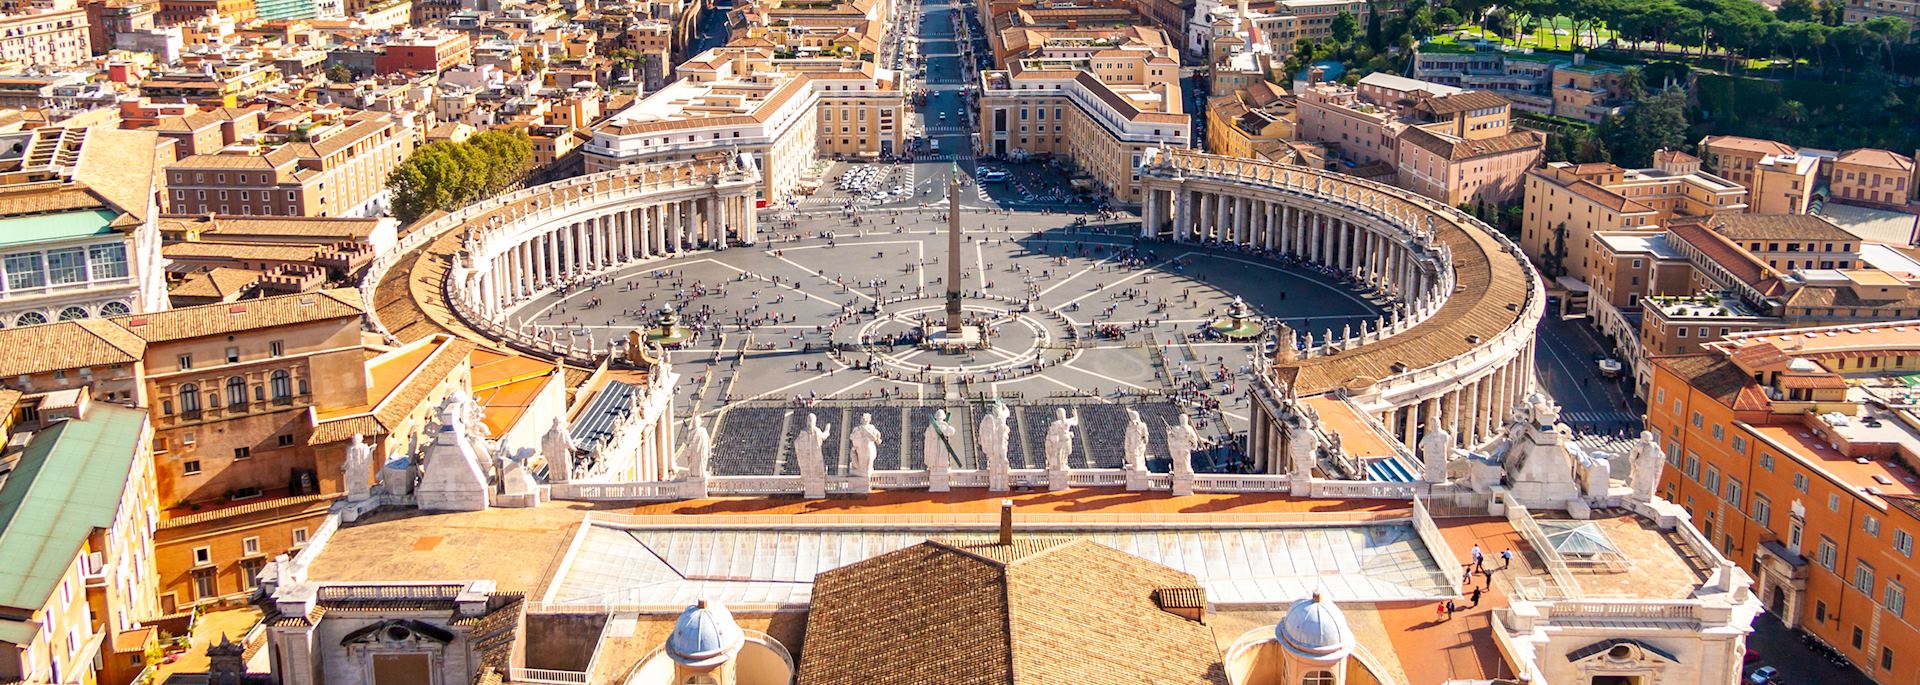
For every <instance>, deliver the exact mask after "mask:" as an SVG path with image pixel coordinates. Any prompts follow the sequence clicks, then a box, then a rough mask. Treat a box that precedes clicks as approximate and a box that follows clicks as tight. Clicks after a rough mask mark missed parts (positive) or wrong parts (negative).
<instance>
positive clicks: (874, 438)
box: [847, 414, 883, 489]
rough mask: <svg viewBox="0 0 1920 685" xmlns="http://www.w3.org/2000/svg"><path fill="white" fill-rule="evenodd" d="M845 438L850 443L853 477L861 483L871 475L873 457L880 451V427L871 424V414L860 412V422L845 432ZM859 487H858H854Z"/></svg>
mask: <svg viewBox="0 0 1920 685" xmlns="http://www.w3.org/2000/svg"><path fill="white" fill-rule="evenodd" d="M847 440H848V441H849V442H851V443H852V446H853V454H852V455H851V456H852V457H853V459H852V460H851V464H850V465H851V466H852V468H853V477H854V478H855V479H856V480H859V481H861V482H862V483H864V482H866V480H867V479H868V478H870V477H872V475H873V459H874V457H875V456H877V455H878V454H879V452H880V443H881V441H882V440H883V438H881V437H880V428H879V427H878V426H875V425H873V415H872V414H861V415H860V424H859V425H856V426H854V427H853V430H851V431H848V432H847ZM856 489H859V488H856Z"/></svg>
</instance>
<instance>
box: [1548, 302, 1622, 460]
mask: <svg viewBox="0 0 1920 685" xmlns="http://www.w3.org/2000/svg"><path fill="white" fill-rule="evenodd" d="M1548 310H1549V311H1548V313H1547V316H1546V318H1544V319H1542V320H1541V321H1540V327H1539V329H1538V333H1537V337H1536V338H1535V340H1536V341H1537V342H1538V345H1536V347H1535V353H1534V364H1535V367H1536V368H1537V370H1538V373H1539V377H1540V385H1541V387H1543V388H1545V389H1546V391H1547V394H1548V395H1551V396H1552V397H1553V399H1554V401H1556V402H1559V403H1560V407H1561V412H1562V413H1561V417H1562V418H1563V419H1564V420H1565V421H1566V422H1567V425H1568V426H1569V427H1571V428H1573V430H1574V432H1576V433H1581V434H1601V435H1619V436H1622V437H1631V436H1634V435H1638V434H1639V433H1640V426H1641V421H1640V420H1641V417H1642V416H1643V415H1645V413H1646V405H1645V403H1643V402H1642V401H1640V400H1639V399H1638V398H1634V397H1632V396H1631V393H1630V392H1629V386H1628V384H1629V383H1631V382H1632V380H1631V379H1630V378H1628V377H1627V376H1626V375H1624V374H1623V375H1621V376H1620V377H1619V378H1606V377H1603V376H1601V375H1600V370H1599V368H1598V367H1597V366H1595V365H1594V362H1595V361H1596V360H1597V359H1598V358H1599V357H1600V356H1603V355H1604V352H1603V351H1604V350H1605V349H1606V348H1605V347H1603V346H1602V345H1601V342H1600V339H1599V337H1598V335H1597V334H1595V333H1594V332H1593V329H1592V328H1591V327H1590V326H1588V325H1587V323H1586V322H1585V321H1584V320H1580V319H1570V320H1563V319H1561V318H1560V317H1559V316H1557V315H1555V314H1553V313H1552V311H1551V310H1552V307H1549V308H1548Z"/></svg>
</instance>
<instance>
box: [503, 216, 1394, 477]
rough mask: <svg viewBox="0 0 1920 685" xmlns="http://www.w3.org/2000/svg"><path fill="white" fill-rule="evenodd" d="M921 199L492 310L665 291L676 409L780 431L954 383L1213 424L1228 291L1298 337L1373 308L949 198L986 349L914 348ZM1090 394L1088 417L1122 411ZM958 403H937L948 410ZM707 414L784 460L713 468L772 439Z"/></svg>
mask: <svg viewBox="0 0 1920 685" xmlns="http://www.w3.org/2000/svg"><path fill="white" fill-rule="evenodd" d="M939 211H940V210H937V209H927V210H918V211H906V210H895V211H885V210H879V211H872V212H867V213H860V214H844V213H840V214H834V215H831V216H824V217H821V216H816V217H805V218H799V219H797V220H795V221H794V222H792V223H790V224H789V223H786V222H777V221H776V222H769V224H768V225H766V227H767V228H768V229H770V230H769V231H768V232H767V235H768V237H767V238H766V239H765V240H764V241H763V242H762V244H759V245H755V246H736V247H732V248H728V249H724V250H718V251H710V252H696V253H690V254H688V255H686V256H682V257H675V258H669V259H662V260H653V261H649V262H645V263H641V264H636V265H632V266H629V267H626V268H624V269H621V270H617V271H612V272H608V273H605V274H601V275H599V276H597V277H595V278H593V279H591V280H590V281H589V282H588V283H586V284H581V285H578V286H576V287H573V288H570V289H568V290H567V291H566V292H562V293H552V294H549V295H547V296H545V297H542V298H539V299H537V300H535V301H533V302H530V303H527V304H526V305H525V306H523V307H521V308H520V309H519V310H517V311H516V312H514V313H513V314H511V315H510V318H511V320H512V321H514V322H516V323H521V322H530V323H535V324H538V325H542V326H550V327H553V328H554V330H555V331H556V333H557V334H558V335H560V336H562V337H563V338H564V337H566V336H572V337H573V338H574V339H575V340H576V341H577V342H579V343H581V344H585V343H586V342H587V340H588V339H589V338H591V339H592V340H593V341H594V343H595V344H596V345H598V346H602V347H604V346H606V345H607V344H608V343H609V342H610V341H614V340H621V339H624V337H625V336H626V334H627V333H628V332H629V331H631V330H633V329H635V328H641V327H650V326H652V325H653V324H654V321H655V319H656V316H658V313H659V311H660V310H661V308H662V307H663V306H665V307H668V308H670V309H672V310H674V311H676V312H678V315H679V317H680V320H681V322H682V323H683V324H684V325H686V326H687V327H688V328H689V329H691V330H692V331H693V332H695V333H696V336H695V337H694V338H693V339H692V340H690V341H688V342H687V343H685V344H683V345H682V346H681V348H680V349H677V350H675V351H673V352H672V353H671V354H672V360H673V362H674V364H675V370H676V371H677V372H678V373H680V375H681V381H680V386H679V389H678V392H679V393H680V395H679V397H678V398H677V399H678V401H679V405H678V406H679V407H680V409H681V411H682V413H688V412H699V413H701V414H703V415H706V416H709V417H712V416H715V415H717V414H719V413H720V410H721V409H723V408H726V409H728V410H729V411H730V412H748V411H749V410H752V411H751V412H750V413H753V414H755V418H754V419H753V421H751V422H750V423H751V424H752V425H754V426H757V427H759V428H758V430H756V431H755V432H758V433H764V434H772V433H773V431H772V430H769V429H772V428H779V429H780V430H781V431H783V432H791V431H792V430H797V429H798V428H799V426H800V425H802V424H803V422H804V417H799V416H796V415H795V412H794V411H793V408H795V407H799V406H803V405H804V406H808V407H814V408H817V410H818V411H819V412H826V413H823V414H822V416H821V418H822V420H823V421H824V422H829V423H833V424H834V425H835V426H836V431H837V433H836V437H838V436H839V435H842V434H844V431H845V429H846V428H847V427H848V424H847V423H846V422H847V421H850V420H854V419H856V418H857V416H858V414H860V413H874V414H875V418H876V424H878V425H880V426H881V427H882V430H883V431H884V432H885V433H886V434H887V435H889V436H898V435H901V434H903V433H917V432H918V431H919V428H918V427H921V426H924V425H925V420H926V417H924V416H921V415H919V414H916V413H914V412H912V410H911V408H912V407H915V406H929V405H936V404H937V405H946V406H953V405H954V404H955V403H956V402H958V401H959V400H961V399H963V398H964V399H974V400H979V399H981V398H988V397H994V398H1003V399H1006V400H1007V401H1008V402H1009V403H1010V404H1033V403H1036V402H1052V403H1059V402H1062V401H1069V402H1072V403H1082V404H1095V405H1106V404H1112V403H1116V402H1120V403H1129V404H1142V403H1145V404H1153V403H1156V402H1157V403H1160V404H1161V405H1163V406H1155V407H1146V408H1145V409H1144V410H1143V411H1142V413H1143V414H1146V415H1150V416H1155V417H1165V418H1167V419H1168V420H1171V419H1172V417H1173V415H1174V413H1175V412H1176V411H1179V409H1174V408H1172V407H1173V406H1176V405H1170V404H1167V403H1168V402H1169V398H1171V399H1172V400H1174V401H1177V402H1178V403H1179V404H1178V405H1177V406H1179V407H1183V408H1184V409H1185V410H1186V411H1189V412H1190V413H1193V414H1195V415H1196V418H1199V419H1200V420H1201V421H1202V423H1204V424H1206V426H1207V427H1208V428H1209V429H1210V431H1211V432H1212V433H1213V435H1215V436H1216V437H1220V435H1221V434H1220V431H1230V430H1239V429H1243V428H1244V427H1245V422H1246V416H1245V412H1244V408H1245V402H1246V399H1245V397H1244V387H1243V386H1242V382H1243V380H1244V374H1245V372H1246V366H1247V363H1248V359H1249V355H1250V354H1251V353H1252V352H1253V348H1252V346H1251V345H1249V344H1247V343H1241V342H1227V341H1220V340H1214V339H1210V338H1206V337H1204V336H1201V335H1200V332H1201V331H1202V329H1203V328H1204V327H1206V326H1207V325H1208V324H1209V323H1211V322H1213V321H1215V320H1216V319H1218V318H1219V317H1222V316H1224V315H1225V314H1226V313H1227V311H1228V309H1229V307H1230V305H1231V302H1232V301H1233V299H1234V298H1235V297H1236V296H1237V297H1240V298H1242V299H1243V300H1244V301H1245V303H1246V304H1247V305H1248V306H1249V307H1250V308H1251V310H1252V311H1253V312H1254V313H1256V314H1258V315H1260V316H1263V317H1271V318H1276V319H1278V320H1280V321H1284V322H1286V323H1287V324H1288V325H1290V326H1294V327H1296V328H1300V329H1304V330H1311V331H1314V332H1315V335H1316V337H1317V336H1318V333H1319V332H1320V331H1323V330H1332V331H1335V332H1339V331H1340V330H1341V329H1342V328H1343V327H1345V326H1349V325H1351V326H1353V327H1355V328H1356V329H1357V328H1358V327H1359V326H1360V325H1361V324H1362V323H1363V322H1369V321H1372V320H1374V319H1375V318H1377V317H1378V316H1380V309H1379V307H1378V306H1376V305H1375V304H1374V303H1373V302H1372V301H1370V300H1369V299H1368V298H1366V297H1364V296H1363V295H1361V294H1359V293H1355V292H1352V291H1350V290H1349V289H1348V288H1346V287H1344V286H1342V285H1340V284H1338V283H1336V282H1333V280H1332V279H1331V278H1329V277H1326V276H1324V275H1321V274H1319V273H1317V272H1313V271H1310V270H1306V269H1302V268H1294V267H1289V266H1285V265H1282V264H1281V263H1280V262H1278V261H1275V260H1273V259H1271V258H1268V257H1264V256H1260V255H1253V254H1248V253H1244V252H1240V251H1237V250H1229V249H1219V248H1212V247H1202V246H1194V245H1184V244H1172V243H1165V242H1157V241H1138V240H1136V239H1135V238H1134V237H1133V232H1134V230H1135V225H1134V224H1133V223H1132V222H1128V221H1119V222H1115V223H1107V224H1103V223H1100V222H1099V220H1098V217H1083V216H1080V215H1071V214H1050V213H1036V212H1013V213H1004V212H972V211H968V212H965V213H963V214H962V217H961V223H962V226H963V229H964V236H963V239H962V243H961V254H960V258H961V260H962V263H961V269H962V273H961V278H962V284H961V286H962V290H963V292H964V295H965V297H964V299H963V304H964V312H965V318H966V320H967V321H968V322H969V323H970V324H973V325H977V326H980V327H982V328H983V329H984V330H985V332H986V336H987V338H988V340H989V342H990V344H991V347H990V348H989V349H984V350H974V351H969V352H951V353H949V352H941V351H937V350H932V349H924V348H923V347H922V346H919V345H917V344H916V342H917V341H918V339H919V337H920V335H921V334H922V332H923V330H926V326H925V324H927V323H928V322H934V323H938V322H940V321H943V320H944V313H943V312H944V306H945V291H946V286H947V284H946V283H945V277H944V274H946V273H947V265H946V261H945V260H946V259H947V255H946V252H947V247H946V236H945V226H946V220H945V217H944V215H942V214H940V213H939ZM1089 219H1091V220H1089ZM1083 222H1084V223H1083ZM934 327H935V328H937V327H938V326H934ZM830 348H831V349H833V350H834V353H829V349H830ZM954 409H955V410H956V411H958V410H960V408H959V407H957V406H955V407H954ZM929 411H930V410H929ZM1090 411H1092V412H1093V413H1095V414H1099V415H1101V416H1102V417H1103V418H1102V420H1100V423H1103V424H1104V423H1106V420H1105V418H1112V419H1113V420H1120V417H1121V414H1120V413H1119V412H1118V411H1117V410H1112V411H1104V412H1103V411H1100V410H1098V409H1094V410H1090ZM922 413H925V412H922ZM1047 413H1048V412H1045V411H1037V410H1035V408H1033V407H1027V408H1026V411H1023V412H1021V416H1020V417H1017V420H1018V421H1024V422H1026V423H1032V424H1033V425H1032V426H1030V427H1031V428H1033V430H1035V431H1037V433H1036V435H1038V434H1040V433H1044V430H1045V420H1046V419H1045V418H1044V417H1045V415H1046V414H1047ZM1107 414H1111V415H1112V416H1111V417H1106V415H1107ZM744 416H745V414H743V415H742V417H744ZM736 418H740V417H736ZM969 418H970V417H967V416H955V417H954V419H955V424H956V426H961V427H962V428H964V427H965V426H966V423H965V421H966V420H967V419H969ZM725 421H726V423H730V424H732V425H731V426H723V427H720V428H719V429H717V431H716V432H717V433H718V435H717V440H718V443H717V445H716V449H717V452H716V455H715V459H716V469H717V471H718V472H721V473H741V474H743V475H744V474H750V473H771V472H788V471H791V468H790V466H791V465H788V464H773V465H769V464H765V463H752V464H739V465H737V468H730V467H729V459H730V453H732V452H742V451H747V452H759V451H761V450H762V449H763V448H765V449H773V450H774V451H777V452H784V451H785V450H784V449H783V448H784V446H783V445H778V444H774V443H768V444H760V442H759V441H757V440H756V441H748V442H742V441H741V440H740V439H730V436H729V435H728V433H729V432H732V431H728V430H726V428H733V429H734V430H736V431H737V430H743V429H744V428H745V427H744V426H743V421H744V419H742V420H734V419H725ZM1157 432H1158V431H1156V433H1157ZM910 437H911V436H910ZM1036 439H1037V438H1036ZM835 442H837V440H836V441H835ZM909 442H910V441H909V440H900V441H894V442H893V443H891V444H894V445H899V446H901V447H902V448H906V449H903V451H902V452H901V454H900V457H899V458H900V459H901V460H902V461H903V462H905V464H904V465H903V466H902V468H914V467H917V464H914V463H912V462H914V461H915V460H916V457H915V455H917V454H918V453H917V452H915V451H913V449H912V445H909ZM1036 445H1037V443H1036ZM830 449H831V446H830ZM1018 449H1019V448H1016V451H1017V450H1018ZM1034 449H1035V450H1036V451H1035V457H1036V458H1038V452H1037V450H1038V447H1037V446H1036V447H1034ZM889 453H891V450H889ZM753 458H754V459H760V458H762V457H761V456H755V457H753ZM1015 458H1016V460H1018V459H1019V457H1018V455H1017V454H1016V457H1015ZM1080 458H1081V459H1082V460H1084V461H1086V462H1087V463H1088V464H1101V465H1108V464H1106V463H1105V462H1107V461H1111V460H1113V459H1117V456H1112V457H1110V455H1106V454H1105V453H1104V451H1100V450H1097V449H1096V448H1091V447H1089V448H1086V449H1085V450H1084V454H1083V456H1081V457H1080ZM1111 465H1112V466H1117V465H1118V464H1117V461H1115V462H1114V463H1113V464H1111ZM883 468H885V467H884V466H883Z"/></svg>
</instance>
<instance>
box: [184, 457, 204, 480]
mask: <svg viewBox="0 0 1920 685" xmlns="http://www.w3.org/2000/svg"><path fill="white" fill-rule="evenodd" d="M180 472H181V473H184V474H186V475H189V476H198V475H200V460H199V459H188V460H186V461H183V462H180Z"/></svg>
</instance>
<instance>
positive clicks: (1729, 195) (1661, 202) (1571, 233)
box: [1520, 150, 1746, 282]
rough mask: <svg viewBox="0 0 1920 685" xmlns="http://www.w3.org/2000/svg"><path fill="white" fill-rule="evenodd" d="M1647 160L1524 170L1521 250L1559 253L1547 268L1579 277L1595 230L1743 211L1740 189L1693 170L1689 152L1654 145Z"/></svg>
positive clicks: (1537, 258) (1648, 227) (1543, 256)
mask: <svg viewBox="0 0 1920 685" xmlns="http://www.w3.org/2000/svg"><path fill="white" fill-rule="evenodd" d="M1654 162H1655V166H1653V167H1650V168H1646V169H1623V168H1620V167H1618V166H1615V165H1613V164H1608V163H1604V162H1602V163H1593V164H1570V163H1567V162H1553V163H1550V164H1547V165H1546V166H1544V167H1541V168H1539V169H1535V170H1532V171H1529V172H1527V175H1526V181H1525V190H1524V192H1525V201H1524V204H1523V207H1525V213H1524V214H1522V215H1521V219H1520V247H1521V249H1523V250H1525V251H1526V253H1527V256H1528V257H1530V258H1532V259H1533V260H1534V262H1535V263H1537V264H1545V263H1548V262H1549V261H1551V260H1552V259H1553V257H1551V256H1550V255H1553V254H1555V253H1556V252H1564V257H1562V258H1560V266H1561V267H1563V268H1564V271H1563V272H1562V273H1559V274H1555V275H1564V276H1569V277H1572V278H1574V279H1576V280H1580V281H1583V282H1585V281H1587V276H1588V274H1589V273H1590V272H1591V271H1592V270H1593V269H1594V268H1595V266H1596V256H1595V254H1594V250H1595V248H1596V244H1595V242H1594V235H1595V234H1597V233H1602V232H1618V231H1657V230H1658V226H1659V224H1660V223H1661V222H1662V221H1665V220H1666V219H1668V218H1671V217H1676V216H1697V215H1708V214H1722V213H1729V212H1743V211H1745V210H1746V189H1744V188H1741V187H1740V186H1739V185H1738V184H1735V183H1732V182H1730V181H1728V180H1726V179H1724V178H1720V177H1718V176H1715V175H1713V174H1709V173H1706V172H1703V171H1700V169H1699V160H1698V159H1695V158H1693V157H1692V156H1691V155H1687V154H1685V153H1679V152H1670V151H1665V150H1662V151H1659V152H1657V153H1655V155H1654ZM1563 226H1564V227H1565V228H1564V230H1563V229H1562V228H1561V227H1563Z"/></svg>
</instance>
